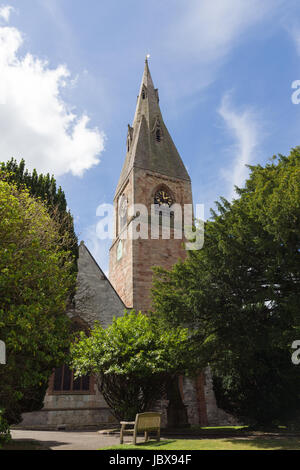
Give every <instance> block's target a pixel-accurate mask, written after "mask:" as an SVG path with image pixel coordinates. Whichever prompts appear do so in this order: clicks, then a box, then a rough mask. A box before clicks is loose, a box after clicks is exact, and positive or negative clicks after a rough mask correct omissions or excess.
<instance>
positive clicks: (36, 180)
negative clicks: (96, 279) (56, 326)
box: [0, 158, 78, 272]
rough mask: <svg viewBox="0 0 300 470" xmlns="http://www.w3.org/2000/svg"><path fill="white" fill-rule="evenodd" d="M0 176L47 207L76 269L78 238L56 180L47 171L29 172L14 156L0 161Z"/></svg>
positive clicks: (62, 193) (22, 162)
mask: <svg viewBox="0 0 300 470" xmlns="http://www.w3.org/2000/svg"><path fill="white" fill-rule="evenodd" d="M0 176H1V178H2V179H5V180H6V181H8V182H10V183H14V184H16V186H17V187H18V188H19V189H24V188H27V189H28V191H29V194H30V195H31V196H34V197H35V198H39V199H40V200H41V201H43V203H44V204H45V205H46V207H47V208H48V211H49V214H50V215H51V217H52V218H54V219H55V220H56V222H58V229H59V233H60V234H61V235H62V236H64V235H65V233H66V232H67V233H68V237H65V236H64V241H63V247H64V248H65V249H66V251H71V252H72V253H73V255H74V264H73V267H74V272H76V270H77V264H76V259H77V257H78V239H77V236H76V234H75V230H74V221H73V217H72V215H71V213H70V211H69V210H68V208H67V201H66V197H65V193H64V192H63V190H62V188H61V187H59V188H57V186H56V180H55V178H54V176H53V175H52V176H51V177H50V175H49V173H47V175H43V174H40V175H39V174H38V173H37V171H36V170H35V169H34V170H33V172H32V173H30V172H29V171H28V170H27V169H26V167H25V161H24V160H23V159H22V160H21V161H20V163H18V162H17V161H16V160H15V159H14V158H12V159H11V160H9V161H8V162H6V163H4V162H2V163H0Z"/></svg>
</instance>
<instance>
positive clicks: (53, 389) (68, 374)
mask: <svg viewBox="0 0 300 470" xmlns="http://www.w3.org/2000/svg"><path fill="white" fill-rule="evenodd" d="M71 330H72V331H73V332H77V331H78V332H79V331H84V332H85V333H86V334H88V332H89V328H88V326H87V324H86V323H85V322H84V321H83V320H82V319H81V318H79V317H76V318H74V319H73V320H72V325H71ZM93 383H94V382H93V378H92V377H90V376H88V375H85V376H82V377H78V378H76V379H75V377H74V372H73V370H71V369H70V368H69V367H68V366H67V365H66V364H63V365H61V366H60V367H57V368H56V369H55V371H54V373H53V375H52V377H51V379H50V387H49V388H50V394H51V393H52V394H55V393H57V394H65V393H66V394H72V393H74V394H76V393H87V394H91V393H94V392H93Z"/></svg>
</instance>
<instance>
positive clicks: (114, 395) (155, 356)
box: [71, 311, 199, 420]
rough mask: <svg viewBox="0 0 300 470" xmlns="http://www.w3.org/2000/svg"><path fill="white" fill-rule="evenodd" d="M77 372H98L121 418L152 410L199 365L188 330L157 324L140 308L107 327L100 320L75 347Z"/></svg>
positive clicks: (102, 390)
mask: <svg viewBox="0 0 300 470" xmlns="http://www.w3.org/2000/svg"><path fill="white" fill-rule="evenodd" d="M71 356H72V367H73V368H74V370H75V372H76V375H86V374H95V375H96V376H97V378H98V386H99V390H100V391H101V393H102V394H103V396H104V398H105V400H106V401H107V403H108V405H109V406H110V407H111V409H112V410H113V412H114V414H115V416H116V417H117V418H118V419H129V420H133V419H134V418H135V415H136V413H140V412H143V411H145V410H149V409H150V408H151V407H152V406H153V405H154V404H155V402H156V401H157V400H158V399H161V397H162V395H163V394H164V393H165V391H166V386H167V385H168V383H169V382H170V381H172V380H173V379H174V377H176V376H177V375H178V374H180V373H186V372H187V371H189V372H192V371H193V370H195V369H197V368H199V359H198V358H199V355H198V354H195V350H194V345H193V341H192V340H191V337H190V334H189V332H188V330H187V329H184V328H180V327H177V328H168V329H166V330H161V329H159V328H158V325H157V324H156V323H155V322H154V321H153V320H151V319H150V318H149V317H147V316H146V315H143V314H142V313H141V312H139V313H135V312H134V311H131V312H126V313H125V314H124V316H123V317H120V318H117V319H116V318H114V320H113V323H112V325H110V326H109V327H108V328H106V329H105V328H103V327H101V325H100V324H97V325H96V326H95V328H94V329H93V330H92V332H91V334H90V336H89V337H87V336H85V334H84V333H81V337H80V339H79V340H78V341H77V342H75V343H74V344H73V345H72V346H71Z"/></svg>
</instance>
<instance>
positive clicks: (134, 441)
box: [133, 427, 136, 446]
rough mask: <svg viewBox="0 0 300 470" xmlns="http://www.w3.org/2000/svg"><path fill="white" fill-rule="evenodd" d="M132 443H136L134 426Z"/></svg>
mask: <svg viewBox="0 0 300 470" xmlns="http://www.w3.org/2000/svg"><path fill="white" fill-rule="evenodd" d="M133 445H134V446H135V445H136V427H134V432H133Z"/></svg>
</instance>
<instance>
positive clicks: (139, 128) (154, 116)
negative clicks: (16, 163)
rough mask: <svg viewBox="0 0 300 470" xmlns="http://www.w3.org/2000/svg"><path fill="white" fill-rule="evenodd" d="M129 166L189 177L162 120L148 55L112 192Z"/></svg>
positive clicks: (174, 176) (124, 176) (128, 169)
mask: <svg viewBox="0 0 300 470" xmlns="http://www.w3.org/2000/svg"><path fill="white" fill-rule="evenodd" d="M133 167H139V168H143V169H145V170H151V171H154V172H157V173H160V174H162V175H165V176H170V177H173V178H178V179H183V180H190V177H189V175H188V173H187V171H186V168H185V166H184V164H183V162H182V160H181V158H180V155H179V153H178V151H177V149H176V147H175V145H174V142H173V140H172V138H171V136H170V134H169V132H168V129H167V127H166V125H165V123H164V121H163V118H162V114H161V110H160V107H159V97H158V90H157V89H155V88H154V84H153V81H152V77H151V73H150V69H149V64H148V57H146V60H145V68H144V73H143V78H142V83H141V86H140V92H139V95H138V101H137V105H136V111H135V116H134V120H133V125H132V127H131V126H129V127H128V135H127V154H126V159H125V163H124V166H123V169H122V172H121V176H120V179H119V183H118V186H117V190H116V194H117V193H118V192H119V190H120V189H121V186H122V184H123V183H124V181H125V180H126V178H127V176H128V175H129V173H130V171H131V169H132V168H133Z"/></svg>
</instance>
